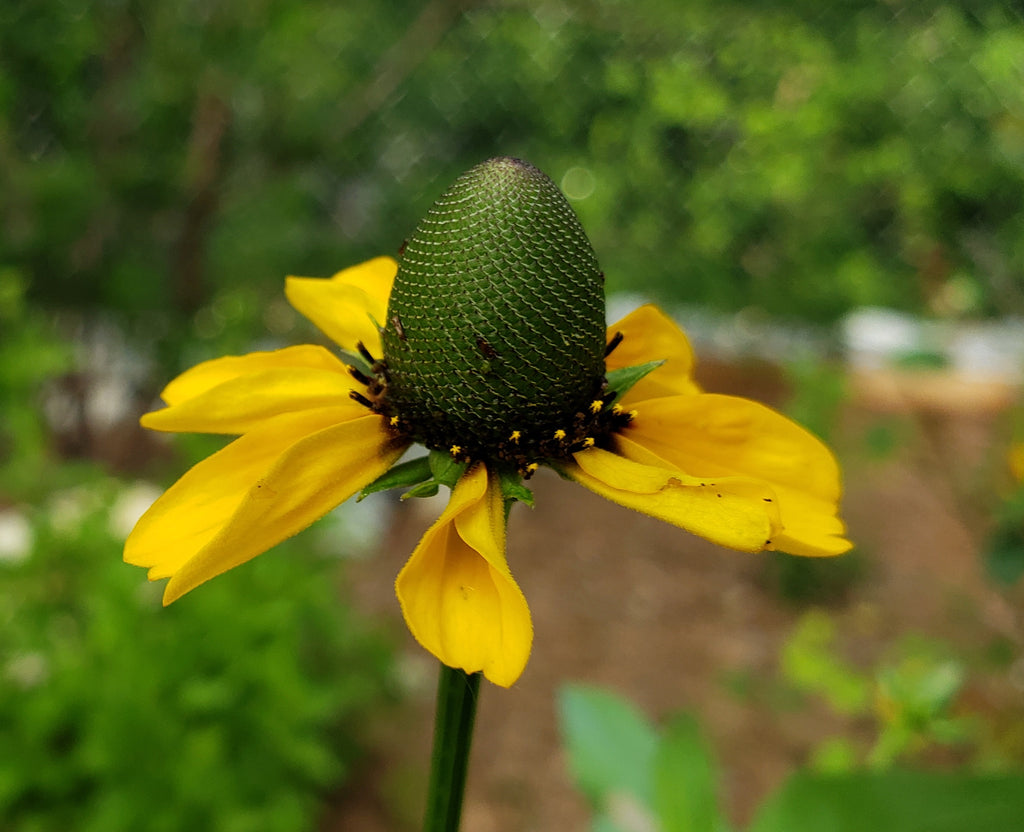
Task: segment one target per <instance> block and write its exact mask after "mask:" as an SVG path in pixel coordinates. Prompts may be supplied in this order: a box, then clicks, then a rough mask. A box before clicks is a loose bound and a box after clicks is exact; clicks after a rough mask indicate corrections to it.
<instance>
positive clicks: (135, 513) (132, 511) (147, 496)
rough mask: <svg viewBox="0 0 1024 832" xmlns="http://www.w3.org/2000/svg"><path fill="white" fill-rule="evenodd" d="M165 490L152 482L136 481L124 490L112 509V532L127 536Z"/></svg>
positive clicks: (116, 535)
mask: <svg viewBox="0 0 1024 832" xmlns="http://www.w3.org/2000/svg"><path fill="white" fill-rule="evenodd" d="M162 493H163V490H162V489H160V488H158V487H157V486H155V485H153V483H151V482H136V483H133V484H132V485H130V486H128V487H127V488H126V489H125V490H124V491H122V492H121V493H120V494H119V495H118V497H117V499H116V500H115V501H114V505H113V506H111V509H110V525H109V528H110V533H111V534H112V535H114V536H115V537H117V538H125V537H128V535H129V534H130V533H131V530H132V529H134V528H135V524H136V523H138V522H139V518H140V517H142V515H143V514H145V513H146V510H147V509H148V508H149V507H150V506H151V505H153V503H155V502H156V500H157V497H159V496H160V495H161V494H162Z"/></svg>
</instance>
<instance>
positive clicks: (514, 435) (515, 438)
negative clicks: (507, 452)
mask: <svg viewBox="0 0 1024 832" xmlns="http://www.w3.org/2000/svg"><path fill="white" fill-rule="evenodd" d="M521 436H522V434H521V433H520V432H519V431H517V430H514V431H512V435H511V436H510V437H509V438H508V441H509V442H518V441H519V438H520V437H521Z"/></svg>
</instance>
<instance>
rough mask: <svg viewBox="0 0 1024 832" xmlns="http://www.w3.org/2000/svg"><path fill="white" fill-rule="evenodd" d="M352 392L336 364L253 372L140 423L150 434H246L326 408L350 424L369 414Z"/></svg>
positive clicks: (353, 386) (352, 383) (353, 384)
mask: <svg viewBox="0 0 1024 832" xmlns="http://www.w3.org/2000/svg"><path fill="white" fill-rule="evenodd" d="M210 363H212V362H210ZM254 363H255V362H254ZM356 389H359V385H358V384H357V383H356V382H355V380H354V379H353V378H352V377H351V376H350V375H349V374H348V372H347V371H346V370H345V365H344V364H342V363H341V362H340V361H338V362H336V366H335V367H332V368H331V369H329V370H327V369H311V368H308V367H289V368H281V369H272V370H257V371H255V372H249V373H247V374H245V375H238V376H236V377H235V378H231V379H228V380H227V381H224V382H222V383H221V384H218V385H216V386H215V387H211V388H210V389H208V390H206V391H205V392H202V393H199V394H198V395H195V396H192V397H191V398H187V399H183V400H182V401H181V402H180V403H179V404H175V405H171V406H170V407H165V408H163V409H162V410H157V411H154V412H152V413H147V414H145V415H144V416H143V417H142V419H141V422H142V426H143V427H146V428H150V429H151V430H163V431H177V432H186V431H188V432H194V433H246V432H248V431H250V430H253V429H255V428H256V427H258V426H259V425H261V424H262V423H263V422H265V421H266V420H267V419H271V418H273V417H275V416H279V415H281V414H282V413H294V412H297V411H300V410H312V409H317V408H321V407H330V406H335V407H339V408H342V409H345V410H347V411H348V412H349V417H348V418H351V419H355V418H357V417H359V416H365V415H366V414H367V410H366V408H365V407H364V406H363V405H361V404H359V403H357V402H356V401H354V400H353V399H352V398H351V397H350V396H349V392H350V391H352V390H356Z"/></svg>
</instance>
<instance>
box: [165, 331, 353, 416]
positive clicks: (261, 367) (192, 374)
mask: <svg viewBox="0 0 1024 832" xmlns="http://www.w3.org/2000/svg"><path fill="white" fill-rule="evenodd" d="M344 369H345V365H344V364H342V363H341V361H339V360H338V359H337V358H335V357H334V356H333V355H331V353H330V352H328V351H327V350H325V349H324V348H323V347H317V346H312V345H308V344H307V345H302V346H298V347H287V348H285V349H283V350H274V351H273V352H251V353H249V354H248V355H229V356H225V357H224V358H215V359H213V360H212V361H204V362H203V363H202V364H197V365H196V366H195V367H193V368H192V369H190V370H186V371H185V372H183V373H182V374H181V375H180V376H178V377H177V378H176V379H174V381H172V382H171V383H170V384H168V385H167V386H166V387H165V388H164V389H163V392H162V393H161V394H160V398H161V399H163V400H164V401H165V402H167V404H170V405H175V404H181V403H182V402H185V401H188V400H189V399H193V398H195V397H196V396H201V395H202V394H203V393H206V392H207V391H209V390H212V389H213V388H214V387H217V386H218V385H220V384H223V383H224V382H226V381H231V380H232V379H236V378H242V377H244V376H249V375H252V374H253V373H260V372H264V371H266V370H326V371H329V372H344Z"/></svg>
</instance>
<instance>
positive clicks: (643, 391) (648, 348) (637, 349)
mask: <svg viewBox="0 0 1024 832" xmlns="http://www.w3.org/2000/svg"><path fill="white" fill-rule="evenodd" d="M616 332H621V333H622V336H623V337H622V342H621V343H620V344H619V345H618V346H617V347H616V348H615V349H614V350H613V351H612V353H611V355H609V356H608V357H607V359H605V366H606V367H607V368H608V369H609V370H618V369H621V368H623V367H632V366H634V365H637V364H646V363H647V362H648V361H660V360H664V361H665V363H664V364H662V365H661V366H660V367H658V369H656V370H654V372H652V373H649V374H648V375H647V376H645V377H644V378H642V379H641V380H640V381H638V382H637V383H636V384H635V385H634V386H633V388H632V389H631V390H630V391H629V392H628V393H627V394H626V395H625V396H624V397H623V399H622V402H623V403H624V404H629V403H631V402H638V401H642V400H643V399H654V398H658V397H659V396H676V395H682V394H688V393H699V392H700V388H699V387H698V386H697V383H696V382H695V381H694V380H693V367H694V364H695V359H694V356H693V350H692V349H691V348H690V341H689V339H687V337H686V335H685V334H684V333H683V331H682V330H681V329H680V328H679V327H678V326H676V324H675V323H674V322H673V321H672V320H671V319H670V318H669V317H668V316H667V315H666V314H665V313H664V312H662V311H661V310H660V309H658V307H656V306H653V305H651V304H647V305H645V306H641V307H640V308H639V309H636V310H634V311H633V312H630V313H629V314H628V315H626V317H625V318H623V319H622V320H620V321H619V322H617V323H614V324H612V325H611V326H610V327H608V340H609V341H610V340H611V339H612V338H613V337H614V336H615V333H616Z"/></svg>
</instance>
